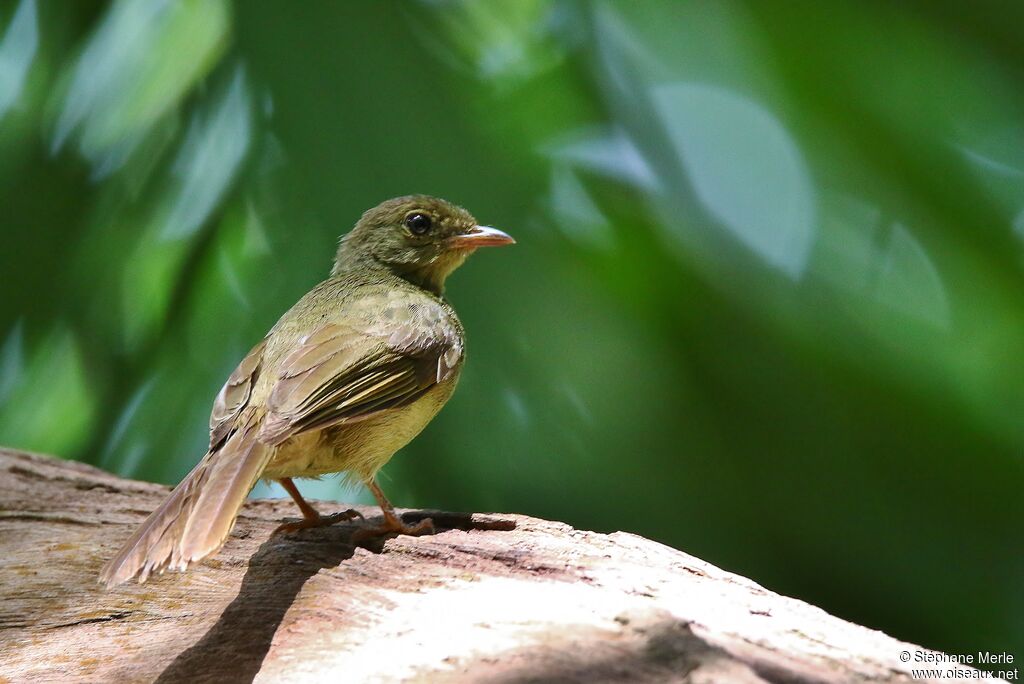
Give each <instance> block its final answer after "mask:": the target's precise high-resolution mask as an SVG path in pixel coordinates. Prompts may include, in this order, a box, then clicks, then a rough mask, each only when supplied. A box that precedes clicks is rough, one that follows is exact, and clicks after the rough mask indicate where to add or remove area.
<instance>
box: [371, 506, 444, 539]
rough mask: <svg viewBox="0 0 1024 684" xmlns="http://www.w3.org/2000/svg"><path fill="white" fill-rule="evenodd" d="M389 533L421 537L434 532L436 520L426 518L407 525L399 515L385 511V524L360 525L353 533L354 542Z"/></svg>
mask: <svg viewBox="0 0 1024 684" xmlns="http://www.w3.org/2000/svg"><path fill="white" fill-rule="evenodd" d="M389 534H407V535H409V536H410V537H421V536H423V535H427V534H434V521H433V520H431V519H430V518H424V519H423V520H420V521H419V522H418V523H416V524H415V525H406V524H405V523H404V522H402V520H401V518H399V517H398V516H397V515H393V514H389V513H388V512H387V511H385V512H384V524H383V525H372V526H369V527H359V528H358V529H357V530H356V531H355V532H353V533H352V540H351V541H352V543H353V544H359V543H360V542H364V541H366V540H368V539H373V538H374V537H383V536H385V535H389Z"/></svg>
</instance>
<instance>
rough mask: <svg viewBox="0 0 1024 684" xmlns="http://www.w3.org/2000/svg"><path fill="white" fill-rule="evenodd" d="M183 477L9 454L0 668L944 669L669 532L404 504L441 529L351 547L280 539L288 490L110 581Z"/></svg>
mask: <svg viewBox="0 0 1024 684" xmlns="http://www.w3.org/2000/svg"><path fill="white" fill-rule="evenodd" d="M166 493H167V489H166V488H165V487H161V486H159V485H154V484H147V483H142V482H134V481H131V480H123V479H120V478H117V477H115V476H113V475H109V474H107V473H104V472H102V471H99V470H96V469H95V468H92V467H89V466H86V465H83V464H80V463H73V462H66V461H59V460H56V459H50V458H46V457H41V456H33V455H29V454H25V453H19V452H14V451H5V450H0V577H2V585H0V682H7V681H11V682H22V681H26V680H31V681H55V680H81V681H93V682H94V681H119V682H125V681H130V682H136V681H167V682H171V681H216V682H249V681H253V680H254V679H258V680H260V681H273V682H279V681H345V682H350V681H352V682H360V681H406V680H413V681H417V680H424V681H431V682H437V681H440V682H469V681H472V682H481V681H482V682H547V681H560V682H610V681H622V682H637V681H639V682H647V681H649V682H666V681H684V680H685V681H693V682H801V683H808V682H850V681H861V680H866V679H871V680H879V681H892V682H902V681H911V676H910V670H911V668H912V667H930V666H929V665H921V664H919V663H918V664H915V663H913V662H911V663H903V662H901V660H900V653H901V652H902V651H908V652H909V653H915V652H916V651H920V650H922V649H920V648H919V647H916V646H912V645H910V644H906V643H901V642H899V641H896V640H894V639H891V638H890V637H888V636H886V635H884V634H882V633H881V632H876V631H872V630H869V629H866V628H864V627H859V626H857V625H853V624H850V623H847V622H844V621H842V620H839V619H837V618H834V617H832V616H830V615H828V614H827V613H825V612H824V611H822V610H820V609H818V608H815V607H813V606H810V605H807V604H806V603H803V602H801V601H797V600H794V599H790V598H786V597H783V596H779V595H777V594H774V593H772V592H770V591H768V590H766V589H764V588H762V587H760V586H758V585H757V584H755V583H754V582H752V581H750V580H747V579H744V578H743V577H739V576H737V575H733V574H730V573H728V572H725V571H723V570H720V569H718V568H716V567H714V566H712V565H710V564H708V563H705V562H704V561H701V560H698V559H696V558H693V557H692V556H688V555H686V554H684V553H681V552H679V551H676V550H674V549H671V548H668V547H666V546H663V545H661V544H657V543H655V542H652V541H649V540H647V539H643V538H641V537H638V536H636V535H632V534H628V533H624V532H616V533H614V534H598V533H594V532H584V531H580V530H574V529H572V528H571V527H569V526H568V525H564V524H561V523H557V522H550V521H545V520H538V519H535V518H528V517H525V516H520V515H490V514H488V515H481V514H456V513H442V512H435V511H430V512H419V513H416V514H407V516H406V518H407V520H411V519H415V518H416V517H422V516H423V515H425V514H429V515H430V516H431V517H433V518H434V521H435V524H436V525H437V526H438V527H439V528H440V530H441V531H440V533H439V534H437V535H434V536H430V537H416V538H413V537H398V538H394V539H390V540H388V541H387V542H384V543H380V544H378V546H377V547H376V548H373V549H367V548H361V547H353V546H352V545H350V544H349V543H348V541H349V538H350V536H351V533H352V531H353V530H354V529H356V526H357V525H358V523H354V524H346V525H337V526H334V527H329V528H321V529H315V530H306V531H303V532H299V533H296V534H293V535H289V536H276V537H270V532H271V531H272V530H273V529H274V527H275V526H277V525H278V524H279V523H280V521H281V520H282V519H283V518H285V517H290V516H294V515H295V514H296V513H295V511H294V510H293V506H292V504H291V503H290V502H286V501H252V502H249V503H247V504H246V506H245V508H244V510H243V511H242V514H241V516H240V517H239V520H238V524H237V526H236V528H235V531H234V533H233V534H232V537H231V539H230V540H229V541H228V543H227V545H226V546H225V547H224V549H223V550H222V551H221V552H220V553H219V554H218V555H217V556H216V557H215V558H213V559H212V560H210V561H209V562H207V563H205V564H203V565H202V566H200V567H197V568H195V569H193V570H192V571H190V572H188V573H186V574H184V575H165V576H162V577H157V578H154V579H151V580H150V581H149V582H148V583H147V584H144V585H136V584H130V585H123V586H121V587H118V588H117V589H115V590H113V591H105V590H104V589H102V588H101V587H100V585H99V584H97V582H96V576H97V573H98V572H99V569H100V567H101V566H102V564H103V563H104V561H105V560H106V559H108V558H109V557H110V556H111V555H112V554H113V553H114V552H115V551H116V549H117V548H118V546H119V545H120V544H121V543H122V542H123V541H124V540H125V539H126V538H127V537H128V536H129V535H130V534H131V532H132V529H133V528H134V526H135V525H137V524H138V523H140V522H141V521H142V520H143V518H144V517H145V516H146V515H147V514H148V513H149V512H150V511H151V510H152V509H153V508H155V507H156V506H157V504H158V503H159V502H160V500H161V498H162V497H163V496H164V495H165V494H166ZM332 506H334V507H335V508H338V509H340V508H341V507H340V506H336V505H333V504H323V505H322V510H324V511H329V510H331V508H332ZM363 512H364V513H365V514H366V515H367V516H368V517H372V516H375V515H378V514H379V512H378V511H377V510H376V509H373V508H365V509H364V510H363ZM942 667H943V668H947V669H948V668H951V667H960V666H955V665H949V664H945V663H943V664H942ZM963 669H966V668H963Z"/></svg>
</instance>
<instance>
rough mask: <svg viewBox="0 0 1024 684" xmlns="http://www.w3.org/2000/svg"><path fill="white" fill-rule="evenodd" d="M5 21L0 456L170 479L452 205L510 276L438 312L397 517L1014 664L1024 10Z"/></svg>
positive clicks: (938, 5)
mask: <svg viewBox="0 0 1024 684" xmlns="http://www.w3.org/2000/svg"><path fill="white" fill-rule="evenodd" d="M0 22H2V24H0V26H2V27H3V31H2V32H0V35H2V38H0V181H2V182H0V195H2V197H0V206H2V207H3V221H2V226H3V238H4V239H3V247H2V249H0V273H2V277H3V287H2V290H0V291H2V293H3V297H2V299H0V443H5V444H10V445H13V446H17V447H22V448H27V449H36V450H41V451H46V452H52V453H56V454H58V455H60V456H62V457H66V458H76V459H82V460H85V461H89V462H91V463H95V464H98V465H100V466H102V467H104V468H108V469H110V470H113V471H115V472H118V473H121V474H123V475H127V476H132V477H140V478H149V479H155V480H159V481H163V482H168V483H170V482H174V481H176V480H177V479H178V478H179V477H181V476H182V475H183V474H184V473H185V472H186V471H187V470H188V469H189V468H190V467H191V466H192V464H193V463H194V462H195V461H196V460H197V459H198V458H199V456H200V455H201V454H202V452H203V450H204V446H205V442H206V420H207V416H208V411H209V407H210V404H211V401H212V397H213V396H214V394H215V393H216V391H217V389H218V388H219V386H220V384H221V382H222V381H223V379H224V378H225V377H226V375H227V374H228V373H229V372H230V370H231V369H232V367H233V366H234V364H235V363H236V362H237V361H238V360H239V359H240V358H241V356H242V355H243V354H244V353H245V351H246V350H248V348H249V347H250V346H251V345H252V343H253V342H254V341H255V340H257V339H259V338H260V337H261V336H262V335H263V333H264V332H265V331H266V330H267V329H268V328H269V326H270V325H272V324H273V322H274V321H275V320H276V318H277V317H278V316H279V315H280V314H281V313H282V312H283V311H284V310H285V309H286V308H287V307H288V306H289V305H290V304H291V303H293V302H294V301H295V300H296V299H297V298H298V297H299V296H300V295H301V294H302V293H303V292H305V291H306V290H308V289H309V288H310V287H311V286H312V285H313V284H314V283H315V282H317V281H318V280H319V279H321V278H322V277H324V276H325V274H326V273H327V270H328V267H329V263H330V258H331V256H332V254H333V250H334V245H335V240H336V239H337V236H338V235H339V234H340V233H343V232H345V231H346V230H348V228H349V227H350V226H351V224H352V223H353V222H354V221H355V219H356V218H357V217H358V216H359V214H360V213H361V212H362V211H363V210H364V209H366V208H368V207H370V206H372V205H374V204H376V203H377V202H378V201H380V200H383V199H385V198H387V197H390V196H394V195H398V194H405V193H410V192H425V193H432V194H437V195H440V196H443V197H447V198H449V199H451V200H454V201H456V202H459V203H461V204H464V205H465V206H466V207H468V208H469V209H470V210H471V211H473V212H474V213H475V214H476V215H477V216H478V217H479V218H480V219H481V221H483V222H486V223H490V224H493V225H496V226H499V227H501V228H504V229H507V230H508V231H509V232H511V233H513V234H514V235H515V236H516V237H517V238H518V239H519V244H518V245H517V246H516V247H515V248H513V249H510V250H507V251H506V250H502V251H501V252H495V253H487V254H485V255H484V254H481V255H479V256H477V257H475V258H474V259H472V260H471V261H470V262H469V263H468V264H467V265H466V266H465V267H464V268H463V269H462V270H461V271H460V272H459V273H458V274H457V275H456V276H455V277H454V278H453V280H452V281H451V284H450V287H449V296H450V298H451V300H452V301H453V302H454V303H455V305H456V306H457V308H458V309H459V311H460V313H461V315H462V318H463V320H464V322H465V324H466V328H467V330H468V336H469V350H470V354H469V359H470V360H469V363H468V365H467V368H466V369H465V371H464V374H463V380H462V386H461V387H460V389H459V391H458V392H457V393H456V395H455V397H454V398H453V400H452V401H451V403H450V404H449V406H448V407H447V408H446V409H445V411H444V412H442V414H441V416H440V417H439V418H438V419H437V420H436V421H435V422H434V423H433V424H432V425H431V426H430V427H429V428H428V429H427V430H426V432H425V433H424V434H423V435H422V436H421V437H420V438H419V439H418V440H416V441H415V442H414V443H413V444H412V445H411V446H409V447H408V448H407V449H405V451H404V452H403V453H402V454H400V455H399V456H398V457H397V458H396V459H395V460H394V461H393V462H392V463H391V464H390V465H389V466H388V468H387V470H386V473H385V482H386V488H387V489H388V491H389V492H390V493H391V495H392V498H393V499H394V500H395V501H396V502H398V503H400V504H402V505H406V506H430V507H440V508H449V509H464V510H498V511H518V512H523V513H529V514H533V515H538V516H543V517H550V518H555V519H561V520H565V521H568V522H570V523H572V524H574V525H576V526H580V527H584V528H593V529H599V530H616V529H625V530H630V531H635V532H637V533H640V534H644V535H647V536H650V537H653V538H656V539H659V540H662V541H664V542H665V543H667V544H670V545H672V546H675V547H678V548H681V549H685V550H686V551H688V552H690V553H693V554H695V555H698V556H701V557H703V558H706V559H708V560H710V561H712V562H714V563H716V564H719V565H722V566H724V567H726V568H728V569H731V570H734V571H736V572H739V573H742V574H745V575H748V576H750V577H752V578H754V579H756V580H757V581H759V582H761V583H763V584H765V585H766V586H768V587H770V588H772V589H775V590H778V591H781V592H784V593H788V594H792V595H796V596H799V597H802V598H805V599H807V600H808V601H811V602H814V603H817V604H819V605H821V606H823V607H825V608H826V609H828V610H830V611H832V612H834V613H837V614H839V615H842V616H844V617H846V618H849V619H852V620H855V621H858V622H862V623H864V624H867V625H870V626H872V627H876V628H880V629H884V630H886V631H888V632H890V633H892V634H895V635H896V636H899V637H902V638H905V639H909V640H912V641H916V642H921V643H924V644H926V645H928V646H931V647H935V648H942V649H946V650H949V651H952V652H954V653H968V652H972V651H977V650H979V649H981V650H990V651H997V650H1003V649H1006V650H1009V651H1011V652H1015V653H1016V654H1017V655H1018V656H1019V657H1024V544H1022V541H1024V540H1022V532H1021V522H1022V513H1024V507H1022V503H1021V500H1022V497H1021V491H1022V485H1024V421H1022V415H1024V360H1022V359H1024V356H1022V350H1024V271H1022V267H1024V260H1022V256H1024V119H1022V115H1024V95H1022V94H1024V89H1022V87H1021V86H1022V82H1024V40H1022V35H1021V33H1022V29H1021V27H1022V26H1024V5H1022V4H1019V3H1017V4H1013V3H1001V2H995V1H992V2H975V3H970V4H963V3H953V2H932V1H929V2H925V1H924V0H916V1H909V2H902V3H884V2H861V1H857V2H854V1H853V0H849V1H840V0H833V1H832V2H828V3H814V2H809V1H798V2H789V3H759V2H740V1H738V0H726V1H724V2H694V3H682V2H667V1H666V2H643V3H639V2H569V1H561V0H521V1H515V2H512V1H503V2H482V1H473V0H466V1H459V0H433V1H424V2H419V3H412V2H407V3H397V2H381V3H337V2H326V1H325V2H302V3H293V2H283V1H280V2H237V3H234V4H231V3H228V2H226V1H225V2H220V1H214V0H196V1H188V0H182V1H180V2H173V1H171V0H119V1H115V2H113V3H110V4H107V3H99V2H74V3H72V2H58V1H57V0H50V1H47V0H17V1H15V2H7V3H5V4H3V5H0ZM307 484H309V483H307ZM303 486H304V488H305V487H307V485H303ZM267 491H268V490H267V489H266V488H265V487H263V486H261V488H259V489H258V490H257V493H258V494H260V493H261V494H263V495H266V494H267ZM307 491H312V492H314V494H315V495H318V496H321V497H325V496H346V497H349V498H351V496H352V495H353V493H352V492H343V491H342V490H341V484H340V481H338V480H333V479H332V480H325V481H322V482H319V483H312V484H309V488H308V489H307ZM893 655H894V657H895V655H896V654H893Z"/></svg>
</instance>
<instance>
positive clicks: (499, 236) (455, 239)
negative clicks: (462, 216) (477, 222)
mask: <svg viewBox="0 0 1024 684" xmlns="http://www.w3.org/2000/svg"><path fill="white" fill-rule="evenodd" d="M515 242H516V241H515V240H514V239H513V238H512V236H511V235H509V234H508V233H506V232H504V231H501V230H498V229H497V228H491V227H490V226H474V227H473V229H472V230H470V231H469V232H468V233H463V234H462V235H453V236H452V237H450V238H448V244H449V246H451V247H453V248H455V249H474V248H476V247H498V246H500V245H513V244H515Z"/></svg>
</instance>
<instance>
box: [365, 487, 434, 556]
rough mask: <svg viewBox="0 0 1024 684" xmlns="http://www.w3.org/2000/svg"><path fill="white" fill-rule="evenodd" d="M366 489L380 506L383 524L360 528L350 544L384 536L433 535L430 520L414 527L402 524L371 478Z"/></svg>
mask: <svg viewBox="0 0 1024 684" xmlns="http://www.w3.org/2000/svg"><path fill="white" fill-rule="evenodd" d="M366 487H367V489H369V490H370V492H371V493H372V494H373V496H374V498H375V499H377V503H378V504H379V505H380V510H381V512H382V513H384V524H383V525H375V526H373V527H360V528H359V529H358V530H356V531H355V532H354V533H353V534H352V542H353V543H359V542H360V541H363V540H365V539H368V538H371V537H379V536H381V535H385V534H395V533H397V534H408V535H410V536H413V537H418V536H420V535H424V534H433V533H434V521H433V520H431V519H430V518H424V519H423V520H420V521H419V522H418V523H416V524H415V525H406V524H405V523H404V522H402V519H401V518H399V517H398V515H397V514H396V513H395V507H394V506H392V505H391V502H390V501H388V497H386V496H384V492H383V491H382V490H381V488H380V486H379V485H378V484H377V481H376V480H375V479H373V478H371V479H369V480H367V481H366Z"/></svg>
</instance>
